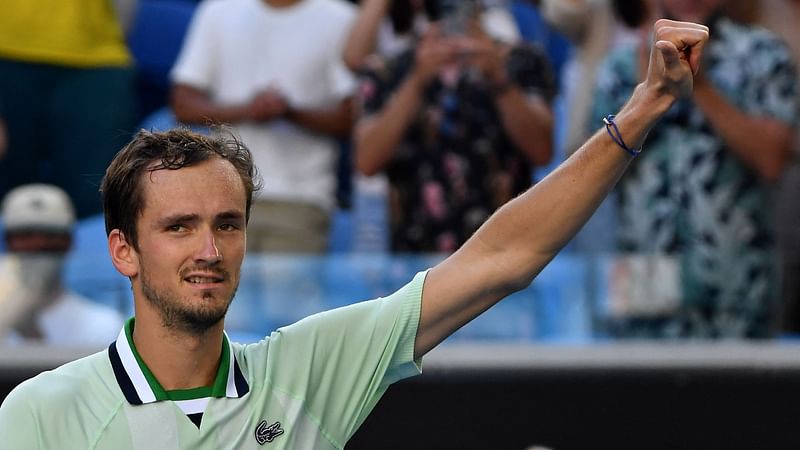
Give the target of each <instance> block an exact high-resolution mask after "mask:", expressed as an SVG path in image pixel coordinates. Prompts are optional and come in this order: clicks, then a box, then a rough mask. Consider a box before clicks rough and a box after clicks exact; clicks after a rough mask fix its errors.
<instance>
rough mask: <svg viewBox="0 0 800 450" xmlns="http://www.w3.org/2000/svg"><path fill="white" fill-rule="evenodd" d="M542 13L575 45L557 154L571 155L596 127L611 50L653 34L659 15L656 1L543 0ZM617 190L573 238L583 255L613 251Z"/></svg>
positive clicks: (564, 84)
mask: <svg viewBox="0 0 800 450" xmlns="http://www.w3.org/2000/svg"><path fill="white" fill-rule="evenodd" d="M541 8H542V14H543V15H544V17H545V19H546V20H547V21H548V23H550V24H551V25H552V26H553V27H555V28H556V29H557V30H559V31H560V32H562V33H563V34H564V35H565V36H567V37H568V38H569V39H570V40H571V41H572V42H573V44H574V49H573V52H572V58H570V60H569V61H567V63H566V64H565V66H564V73H563V74H562V82H561V85H560V86H561V94H562V98H563V101H564V108H563V109H561V110H560V111H559V116H560V117H557V119H556V123H557V126H558V127H563V129H559V130H558V131H561V132H560V133H559V135H558V136H559V139H558V140H557V142H558V145H559V147H558V148H556V154H558V155H563V156H564V157H567V156H569V155H571V154H572V153H573V152H575V150H577V149H578V147H580V146H581V145H583V143H584V142H586V140H587V139H588V138H589V136H591V134H592V133H593V132H594V131H595V130H596V124H589V123H588V121H589V119H590V115H591V110H592V103H593V101H594V96H593V94H594V92H593V90H594V86H595V81H596V79H597V69H598V67H599V66H600V62H601V61H602V60H603V58H605V56H606V55H608V53H609V52H610V51H611V50H612V49H614V48H617V47H621V46H628V45H634V44H636V43H637V42H639V41H640V40H641V39H645V38H648V37H649V35H648V33H649V31H650V30H651V29H652V22H653V20H654V16H655V14H656V11H655V10H656V7H655V5H654V0H568V1H563V0H542V4H541ZM615 195H616V193H615V192H612V193H611V194H610V195H609V196H608V197H607V198H606V199H605V200H604V201H603V203H602V205H601V206H600V208H599V209H598V210H597V211H596V212H595V214H594V215H593V216H592V217H591V219H590V220H589V222H588V223H586V225H584V227H583V229H581V231H580V233H578V234H577V235H576V236H575V238H574V239H573V241H572V248H573V249H574V250H576V251H578V252H581V253H582V254H592V253H609V252H612V251H613V250H614V247H615V246H614V241H613V239H610V238H606V239H598V236H605V237H609V236H611V235H613V233H614V229H615V228H616V226H617V212H616V209H615V207H616V199H615Z"/></svg>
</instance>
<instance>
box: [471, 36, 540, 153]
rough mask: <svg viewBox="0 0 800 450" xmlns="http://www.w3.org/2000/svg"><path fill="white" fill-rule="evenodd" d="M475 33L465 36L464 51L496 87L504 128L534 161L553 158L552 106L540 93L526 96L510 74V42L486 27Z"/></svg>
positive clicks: (495, 92) (497, 102) (494, 87)
mask: <svg viewBox="0 0 800 450" xmlns="http://www.w3.org/2000/svg"><path fill="white" fill-rule="evenodd" d="M473 33H474V36H475V37H474V38H468V39H465V40H464V41H463V43H462V45H461V47H462V48H461V50H460V52H462V53H466V54H467V55H470V56H469V59H468V63H469V64H472V65H474V66H475V67H477V68H478V69H479V70H480V71H481V72H482V73H483V75H484V76H485V77H486V79H487V80H489V82H490V84H491V85H492V86H493V87H492V89H493V91H494V94H495V103H496V105H497V108H498V110H499V112H500V118H501V121H502V123H503V129H504V130H505V131H506V133H508V135H509V137H510V138H511V141H512V142H513V143H514V145H515V146H516V147H518V148H519V149H520V150H522V152H523V153H524V154H525V156H526V157H527V158H528V160H529V161H530V162H531V164H533V165H536V166H541V165H545V164H547V163H548V162H550V159H551V158H552V157H553V139H552V129H553V115H552V112H551V110H550V107H549V106H548V104H547V103H546V102H545V100H544V98H542V97H541V96H540V95H536V94H534V95H526V94H525V92H523V90H522V89H521V88H520V86H519V85H517V84H516V83H514V82H513V80H512V79H511V77H510V76H509V74H508V70H507V63H508V57H509V54H510V52H511V47H510V46H509V45H507V44H503V43H497V42H493V41H492V39H491V38H490V37H489V36H487V35H486V33H484V32H483V31H482V30H479V29H476V30H474V31H473Z"/></svg>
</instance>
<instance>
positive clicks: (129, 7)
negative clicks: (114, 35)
mask: <svg viewBox="0 0 800 450" xmlns="http://www.w3.org/2000/svg"><path fill="white" fill-rule="evenodd" d="M138 7H139V0H114V11H116V13H117V20H119V24H120V25H121V26H122V31H124V32H125V33H127V32H128V30H130V27H131V25H132V24H133V20H134V19H135V18H136V12H137V9H138Z"/></svg>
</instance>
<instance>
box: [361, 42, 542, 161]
mask: <svg viewBox="0 0 800 450" xmlns="http://www.w3.org/2000/svg"><path fill="white" fill-rule="evenodd" d="M510 52H511V50H510V48H509V47H508V46H506V45H505V44H499V43H495V42H493V41H492V40H491V39H490V38H489V37H488V36H487V35H486V34H484V33H483V32H482V31H479V32H476V34H475V35H474V36H472V37H458V38H447V37H443V36H442V35H441V32H440V30H439V29H438V28H436V27H432V28H431V29H430V30H429V31H428V32H427V33H426V34H425V35H424V36H423V38H422V40H421V41H420V42H419V44H418V45H417V48H416V51H415V61H414V67H413V68H412V69H411V71H410V73H409V74H408V75H407V76H406V78H405V79H404V81H403V82H402V83H401V84H400V85H399V88H398V89H397V90H396V91H395V92H394V93H393V94H392V96H391V97H390V99H389V100H388V101H387V102H386V103H385V104H384V106H383V107H382V108H381V109H380V110H379V111H378V112H377V113H374V114H371V115H367V116H364V117H362V118H360V119H359V120H358V122H357V124H356V129H355V148H356V152H355V153H356V167H357V168H358V170H360V171H361V172H362V173H364V174H367V175H373V174H375V173H377V172H379V171H381V170H383V169H384V168H385V167H386V166H387V165H388V164H389V162H390V161H391V160H392V157H393V156H394V154H395V152H396V151H397V149H398V147H399V144H400V142H401V141H402V139H403V137H404V134H405V133H406V131H407V129H408V127H409V126H410V125H411V123H412V121H413V119H414V118H415V117H416V115H417V114H419V108H420V106H421V105H422V103H423V94H424V92H425V89H426V87H427V86H428V85H429V84H430V82H431V81H432V80H433V79H434V78H436V77H437V76H438V75H439V74H440V72H441V71H442V69H444V68H445V67H446V66H448V65H453V64H457V63H459V62H462V63H465V64H466V65H471V66H473V67H475V68H477V69H478V70H479V71H480V72H481V73H482V75H483V76H484V77H485V79H486V80H487V81H488V82H489V84H490V85H491V86H492V90H493V91H494V95H495V102H496V105H497V108H498V111H499V113H500V116H501V122H502V124H503V128H504V131H505V132H506V133H507V134H508V135H509V137H510V138H511V140H512V141H513V143H514V144H515V146H517V147H518V148H520V149H521V150H522V151H523V153H524V154H525V155H526V157H527V158H528V159H529V160H530V161H531V162H532V163H533V164H537V165H540V164H546V163H547V162H548V161H549V160H550V158H551V157H552V131H551V130H552V125H553V119H552V113H551V111H550V108H549V106H548V105H547V104H546V102H545V101H544V100H543V99H542V97H541V96H539V95H528V94H527V93H525V92H524V91H523V89H522V88H521V87H520V86H519V85H518V84H517V82H516V80H514V79H512V77H510V76H509V73H508V67H507V63H508V58H509V54H510ZM532 124H533V126H532Z"/></svg>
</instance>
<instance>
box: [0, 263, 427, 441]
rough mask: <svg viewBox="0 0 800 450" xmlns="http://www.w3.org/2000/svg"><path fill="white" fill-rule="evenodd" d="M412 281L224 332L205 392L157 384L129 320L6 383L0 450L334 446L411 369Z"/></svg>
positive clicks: (416, 290) (419, 281)
mask: <svg viewBox="0 0 800 450" xmlns="http://www.w3.org/2000/svg"><path fill="white" fill-rule="evenodd" d="M424 279H425V273H424V272H422V273H419V274H417V276H416V277H414V280H413V281H411V283H409V284H407V285H406V286H404V287H402V288H401V289H400V290H398V291H397V292H395V293H394V294H392V295H390V296H389V297H385V298H379V299H376V300H370V301H366V302H361V303H356V304H353V305H349V306H346V307H343V308H338V309H335V310H331V311H327V312H323V313H319V314H315V315H313V316H311V317H308V318H306V319H303V320H301V321H300V322H297V323H295V324H293V325H290V326H287V327H284V328H281V329H279V330H277V331H275V332H273V333H272V334H271V335H270V336H269V337H267V338H266V339H264V340H262V341H261V342H258V343H256V344H248V345H241V344H237V343H229V341H228V340H227V336H226V337H225V339H224V343H223V350H222V358H221V360H220V368H219V371H218V373H217V377H216V379H215V382H214V384H213V386H209V387H206V388H198V389H189V390H183V391H165V390H164V389H163V388H162V387H161V385H160V384H159V383H158V381H157V380H156V379H155V377H154V376H153V375H152V373H150V371H149V369H147V366H146V365H145V364H144V363H143V362H142V360H141V359H140V358H139V357H138V353H137V351H136V348H135V347H134V346H133V341H132V339H131V332H132V328H133V326H135V324H134V323H133V321H130V322H129V323H128V324H126V326H125V327H124V328H123V330H122V331H121V332H120V335H119V338H118V339H117V340H116V342H114V343H113V344H111V346H110V347H109V348H108V350H106V351H103V352H99V353H96V354H94V355H91V356H87V357H86V358H82V359H79V360H77V361H73V362H71V363H68V364H66V365H64V366H61V367H59V368H57V369H55V370H52V371H48V372H44V373H41V374H39V375H38V376H36V377H34V378H32V379H30V380H27V381H25V382H23V383H22V384H20V385H19V386H17V388H15V389H14V390H13V391H12V392H11V393H10V394H9V395H8V397H7V398H6V399H5V401H4V402H3V404H2V406H0V436H2V437H1V438H0V441H1V442H2V448H14V449H113V450H124V449H136V450H153V449H214V450H217V449H273V450H275V449H303V450H306V449H326V450H327V449H342V448H344V445H345V444H346V443H347V440H348V439H349V438H350V437H351V436H352V435H353V434H354V433H355V432H356V430H357V429H358V427H359V426H360V425H361V423H362V422H363V421H364V419H365V418H366V417H367V415H368V414H369V412H370V411H371V410H372V409H373V407H374V406H375V404H376V403H377V402H378V400H379V399H380V398H381V396H382V395H383V393H384V392H385V391H386V389H387V388H388V386H389V385H390V384H392V383H393V382H395V381H398V380H400V379H403V378H406V377H409V376H413V375H416V374H419V373H420V361H414V359H413V355H414V340H415V337H416V333H417V326H418V324H419V314H420V304H421V300H422V286H423V283H424ZM198 424H199V425H198Z"/></svg>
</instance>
